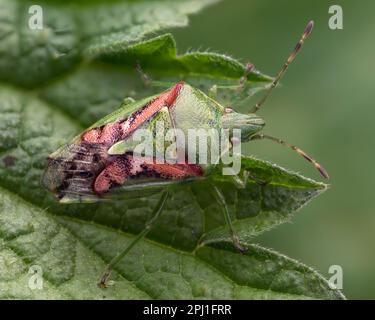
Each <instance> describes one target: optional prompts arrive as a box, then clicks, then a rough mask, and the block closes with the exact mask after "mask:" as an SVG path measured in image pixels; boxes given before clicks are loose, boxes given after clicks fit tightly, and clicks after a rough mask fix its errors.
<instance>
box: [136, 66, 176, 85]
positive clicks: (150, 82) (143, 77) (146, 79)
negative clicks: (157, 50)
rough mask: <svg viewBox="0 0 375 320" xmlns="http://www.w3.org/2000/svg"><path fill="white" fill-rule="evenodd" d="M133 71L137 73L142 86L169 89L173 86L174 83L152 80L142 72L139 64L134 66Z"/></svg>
mask: <svg viewBox="0 0 375 320" xmlns="http://www.w3.org/2000/svg"><path fill="white" fill-rule="evenodd" d="M135 70H136V71H137V72H138V74H139V76H140V78H141V80H142V82H143V84H144V85H145V86H146V87H161V88H169V87H172V86H173V85H174V84H175V82H168V81H156V80H153V79H152V78H151V77H150V76H149V75H148V74H147V73H146V72H144V71H143V69H142V67H141V64H140V63H137V64H136V66H135Z"/></svg>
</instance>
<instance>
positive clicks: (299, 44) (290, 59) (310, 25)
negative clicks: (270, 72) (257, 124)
mask: <svg viewBox="0 0 375 320" xmlns="http://www.w3.org/2000/svg"><path fill="white" fill-rule="evenodd" d="M313 27H314V21H310V22H309V23H308V24H307V26H306V28H305V31H304V32H303V34H302V37H301V39H300V40H299V41H298V42H297V44H296V46H295V47H294V50H293V51H292V53H291V54H290V56H289V57H288V59H287V60H286V61H285V63H284V65H283V67H282V68H281V70H280V71H279V73H278V75H277V76H276V78H275V79H274V80H273V81H272V83H271V86H270V87H269V88H268V89H267V91H266V93H265V94H264V96H263V98H262V99H260V101H259V102H258V103H257V104H255V106H254V107H253V109H252V110H251V111H250V113H256V112H257V111H258V110H259V109H260V107H261V106H262V105H263V104H264V102H265V101H266V100H267V98H268V96H269V95H270V94H271V92H272V89H273V88H275V87H276V86H277V84H278V83H279V81H280V79H281V78H282V77H283V75H284V74H285V72H286V70H287V69H288V67H289V65H290V64H291V63H292V62H293V60H294V59H295V57H296V56H297V53H298V52H299V51H300V49H301V47H302V45H303V43H304V42H305V40H306V38H307V37H308V36H309V35H310V33H311V31H312V29H313Z"/></svg>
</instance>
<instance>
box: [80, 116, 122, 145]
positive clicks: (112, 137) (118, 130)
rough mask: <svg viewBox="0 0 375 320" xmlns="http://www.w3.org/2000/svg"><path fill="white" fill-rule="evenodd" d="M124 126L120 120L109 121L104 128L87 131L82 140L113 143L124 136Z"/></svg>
mask: <svg viewBox="0 0 375 320" xmlns="http://www.w3.org/2000/svg"><path fill="white" fill-rule="evenodd" d="M122 133H123V132H122V127H121V124H120V123H119V122H114V123H108V124H107V125H105V126H104V127H102V128H94V129H91V130H89V131H86V132H85V133H84V134H83V135H82V136H81V139H82V141H85V142H91V143H103V144H108V145H110V144H113V143H115V142H116V141H118V140H119V139H120V138H121V136H122Z"/></svg>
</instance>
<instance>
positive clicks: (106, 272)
mask: <svg viewBox="0 0 375 320" xmlns="http://www.w3.org/2000/svg"><path fill="white" fill-rule="evenodd" d="M168 196H169V191H168V189H167V190H165V191H164V192H163V194H162V196H161V197H160V199H159V201H158V203H157V205H156V207H155V208H154V210H153V212H152V218H151V219H150V220H149V221H148V222H147V224H146V226H145V228H144V229H143V231H142V232H141V233H139V234H138V235H137V236H136V237H135V239H134V240H133V241H132V242H130V244H129V245H128V246H127V247H126V248H125V249H124V250H123V251H122V252H120V253H119V254H118V255H117V256H115V257H114V258H113V259H112V260H111V261H110V262H109V264H108V265H107V267H106V268H105V270H104V272H103V275H102V277H101V278H100V282H99V287H101V288H107V286H108V280H109V278H110V276H111V273H112V269H113V268H114V266H115V265H116V264H117V263H119V262H120V261H121V260H122V258H124V257H125V256H126V255H127V254H128V252H129V251H130V250H131V249H132V248H133V247H134V246H135V245H136V244H137V243H138V242H139V241H140V240H141V239H142V238H143V237H144V236H145V235H147V233H149V231H150V230H151V228H152V227H153V225H154V223H155V222H156V221H157V219H158V218H159V216H160V214H161V213H162V211H163V208H164V206H165V203H166V201H167V198H168Z"/></svg>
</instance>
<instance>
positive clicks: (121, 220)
mask: <svg viewBox="0 0 375 320" xmlns="http://www.w3.org/2000/svg"><path fill="white" fill-rule="evenodd" d="M213 2H215V1H193V0H189V1H188V0H181V1H166V0H158V1H153V2H149V1H115V0H114V1H111V2H104V1H99V0H96V1H88V0H87V1H80V2H77V1H66V0H65V1H58V0H55V1H48V2H46V1H40V4H41V5H42V7H43V12H44V20H45V26H46V27H45V29H44V30H41V31H35V30H29V29H28V28H27V21H28V17H29V15H28V7H29V5H30V3H31V2H29V1H27V0H24V1H21V0H19V1H14V0H13V1H10V0H0V37H1V39H2V43H3V46H2V47H1V48H0V81H1V83H0V298H42V299H44V298H49V299H57V298H64V299H69V298H73V299H84V298H85V299H86V298H89V299H102V298H114V299H142V298H168V299H173V298H185V299H187V298H221V299H224V298H228V299H251V298H262V299H263V298H264V299H265V298H267V299H268V298H270V299H284V298H293V299H294V298H296V299H297V298H302V299H304V298H319V299H341V298H343V296H342V294H341V293H340V292H339V291H337V290H331V289H330V288H329V286H328V283H327V282H326V281H325V280H324V279H323V278H322V277H321V276H320V275H319V274H317V273H316V272H315V271H313V270H312V269H310V268H308V267H306V266H304V265H302V264H301V263H299V262H297V261H294V260H291V259H289V258H287V257H284V256H282V255H280V254H278V253H276V252H273V251H270V250H267V249H264V248H261V247H259V246H257V245H254V244H252V242H253V241H254V239H253V237H254V236H256V235H257V234H259V233H261V232H263V231H265V230H268V229H269V228H271V227H273V226H276V225H277V224H279V223H282V222H285V221H287V220H289V219H290V218H291V216H292V213H293V212H295V210H296V209H298V208H299V207H301V206H302V205H304V204H305V203H307V202H308V201H309V200H310V199H312V198H313V197H314V196H316V195H317V194H319V193H320V192H322V191H324V190H325V188H326V186H325V185H324V184H321V183H317V182H315V181H312V180H310V179H307V178H304V177H302V176H300V175H298V174H295V173H292V172H289V171H286V170H285V169H282V168H279V167H277V166H275V165H273V164H271V163H268V162H265V161H261V160H257V159H254V158H251V157H245V156H244V157H243V159H242V165H243V167H242V170H245V169H246V170H249V171H250V172H251V173H252V174H254V175H256V176H257V177H259V178H260V179H262V180H264V181H266V182H267V184H266V185H265V186H262V187H261V186H260V185H259V184H255V183H254V182H253V181H251V180H249V181H248V183H247V185H246V187H245V188H244V189H237V188H236V187H235V186H234V185H233V183H232V182H231V181H229V180H228V178H226V177H223V176H222V175H220V174H219V173H214V174H213V175H212V179H213V180H214V182H215V183H216V184H217V185H219V186H220V187H221V188H222V190H223V191H224V194H225V197H226V199H227V202H228V204H229V208H230V213H231V215H232V216H233V220H234V225H235V228H236V229H237V230H238V232H239V233H240V236H241V240H242V241H243V245H244V246H246V247H248V249H249V250H248V251H247V252H246V254H240V253H238V252H237V251H235V250H234V248H233V247H232V245H231V244H230V243H229V242H228V240H229V238H228V234H227V232H226V229H225V227H224V219H223V217H222V215H221V214H220V210H219V209H220V208H219V207H218V206H217V204H215V202H214V200H213V199H214V198H213V196H212V195H211V194H210V193H209V192H207V190H209V186H208V185H207V183H208V182H207V181H201V182H197V183H193V184H191V185H184V186H177V187H176V188H174V189H173V192H172V196H171V199H170V200H168V203H167V208H166V210H165V211H164V212H163V214H162V216H161V218H160V220H159V221H158V223H157V225H156V226H155V228H154V229H153V230H152V231H151V232H150V234H149V236H148V237H147V239H144V240H143V241H141V243H140V244H139V245H137V246H136V247H135V248H134V249H133V250H132V251H131V252H130V254H129V255H128V256H127V257H126V258H124V259H123V260H122V261H121V263H120V264H119V265H117V266H116V268H115V269H116V270H115V271H116V272H115V274H114V275H113V279H114V280H115V285H114V286H112V287H110V288H108V289H107V290H102V289H99V288H98V287H97V285H96V283H97V281H98V278H99V276H100V274H101V272H102V270H103V268H104V266H105V264H106V263H108V262H109V260H110V259H111V258H112V257H113V256H114V255H115V254H116V253H117V252H118V251H120V250H121V249H122V248H124V246H125V245H126V244H127V243H129V241H131V240H132V239H133V238H134V236H135V235H136V234H138V233H139V232H140V231H141V230H142V229H143V228H144V226H145V223H146V221H147V220H148V219H149V218H150V215H151V211H152V208H153V206H154V205H155V204H156V202H157V201H158V195H155V196H152V197H147V198H139V199H133V200H127V201H125V200H123V201H116V202H111V203H98V204H86V205H84V204H76V205H61V204H59V203H57V202H56V201H55V199H54V198H53V197H52V195H51V194H49V193H48V192H47V191H46V190H44V189H43V188H42V187H41V185H40V178H41V175H42V173H43V171H44V169H45V164H46V162H45V159H46V157H47V156H48V154H50V153H51V152H52V151H54V150H56V149H57V147H59V146H60V145H62V144H64V143H65V142H66V141H68V140H70V139H71V138H72V137H73V136H75V135H76V134H77V133H79V132H80V131H82V130H83V129H85V128H86V127H87V126H89V125H91V124H92V123H93V122H95V121H97V120H98V119H100V118H101V117H103V116H105V115H106V114H108V113H110V112H112V111H113V110H115V109H117V108H118V107H119V105H120V104H121V102H122V101H123V99H124V98H125V97H127V96H132V97H134V98H136V99H138V98H141V97H142V98H144V97H147V96H150V95H152V94H155V93H157V92H160V91H161V90H163V89H162V88H152V87H151V88H150V87H145V86H144V84H143V83H142V81H141V79H140V77H139V76H138V75H137V74H136V73H135V71H134V64H135V63H137V62H139V63H140V64H141V66H142V68H143V69H144V70H145V71H146V72H147V73H149V74H150V75H151V76H152V77H153V78H154V79H157V80H164V81H176V80H177V79H185V80H187V81H188V82H189V83H191V84H193V85H195V86H198V87H200V88H201V89H202V90H207V89H208V88H209V87H210V86H212V85H213V84H219V85H220V84H223V85H227V84H229V85H237V84H238V83H239V79H240V78H241V77H242V76H243V75H244V72H245V67H244V65H242V64H241V63H240V62H238V61H237V60H235V59H233V58H231V57H228V56H225V55H220V54H217V53H209V52H203V53H202V52H190V53H187V54H178V53H177V49H176V44H175V41H174V39H173V37H172V36H171V35H170V34H165V35H161V36H154V37H153V38H151V37H150V34H151V33H154V32H155V31H158V30H160V29H164V28H167V27H171V26H182V25H185V24H186V23H187V14H190V13H193V12H196V11H198V10H199V9H200V8H202V7H203V6H205V5H207V4H210V3H213ZM68 4H69V5H68ZM98 16H100V17H101V19H99V20H100V21H99V22H98V21H97V17H98ZM167 18H168V19H167ZM270 79H271V78H269V77H267V76H264V75H262V74H260V73H250V74H249V75H248V81H247V82H246V84H245V87H244V90H243V92H242V94H243V95H245V96H247V95H249V94H252V93H253V92H254V91H255V90H260V89H263V88H264V87H265V86H266V85H267V84H269V81H270ZM219 93H220V94H219V98H220V100H221V101H233V97H234V95H235V93H237V91H236V90H230V89H228V90H222V91H220V92H219ZM35 265H38V266H40V267H42V270H43V289H42V290H38V289H36V290H31V289H30V287H29V281H30V279H31V277H32V274H30V273H29V269H30V267H32V266H35Z"/></svg>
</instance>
